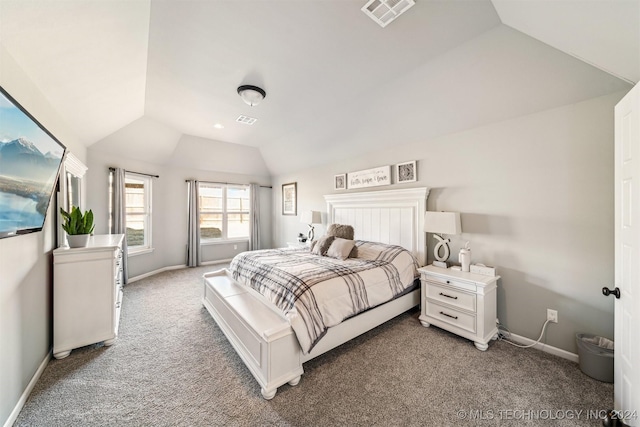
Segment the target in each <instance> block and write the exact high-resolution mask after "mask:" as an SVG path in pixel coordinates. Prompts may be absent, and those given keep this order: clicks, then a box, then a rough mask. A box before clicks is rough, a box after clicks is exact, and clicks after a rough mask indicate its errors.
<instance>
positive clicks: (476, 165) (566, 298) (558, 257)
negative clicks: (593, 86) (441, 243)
mask: <svg viewBox="0 0 640 427" xmlns="http://www.w3.org/2000/svg"><path fill="white" fill-rule="evenodd" d="M623 95H624V93H615V94H612V95H608V96H604V97H599V98H594V99H591V100H588V101H585V102H582V103H578V104H573V105H567V106H564V107H560V108H555V109H551V110H547V111H542V112H539V113H536V114H532V115H527V116H523V117H518V118H516V119H511V120H507V121H503V122H499V123H495V124H491V125H488V126H483V127H478V128H475V129H471V130H468V131H465V132H460V133H456V134H452V135H447V136H444V137H440V138H437V139H433V140H425V141H422V142H420V143H414V144H405V145H403V144H402V141H398V146H396V147H394V148H393V149H392V150H384V151H379V152H376V153H373V154H366V155H363V156H362V157H358V158H349V159H343V160H338V161H336V162H335V163H332V164H330V165H326V166H323V167H317V168H312V169H308V170H304V171H300V172H299V173H293V174H287V175H282V176H278V177H275V178H274V203H273V206H274V244H275V245H277V246H284V245H285V244H286V242H287V241H291V240H292V239H295V236H296V235H297V234H298V233H299V232H306V229H307V226H306V225H305V224H301V223H300V222H299V218H298V217H290V216H283V215H282V214H281V203H282V200H281V185H282V184H283V183H287V182H297V184H298V212H301V211H302V210H306V209H314V210H320V211H322V212H326V205H325V203H324V199H323V197H322V196H323V195H324V194H330V193H334V192H335V191H334V190H333V176H334V175H335V174H338V173H345V172H353V171H357V170H362V169H367V168H371V167H376V166H382V165H389V164H391V165H393V164H395V163H400V162H404V161H409V160H417V161H418V178H419V180H418V182H416V183H412V184H397V185H395V184H394V185H392V186H387V187H378V189H381V190H382V189H391V188H406V187H409V186H427V187H429V188H431V192H430V195H429V199H428V203H427V205H428V210H438V211H440V210H444V211H458V212H461V217H462V228H463V234H462V235H460V236H453V237H452V246H451V253H452V256H451V261H457V252H458V250H459V249H460V247H463V246H464V243H465V242H466V241H469V242H470V246H471V249H472V262H474V263H478V262H481V263H484V264H486V265H491V266H496V267H497V269H498V272H499V274H500V275H501V276H502V279H501V280H500V281H499V289H498V317H499V319H500V321H501V323H503V324H504V325H506V326H507V327H508V328H509V329H510V330H511V331H512V332H513V333H515V334H518V335H522V336H525V337H528V338H531V339H537V337H538V336H539V334H540V330H541V327H542V325H543V323H544V321H545V320H546V309H547V308H552V309H555V310H558V316H559V323H558V324H556V325H554V324H552V325H550V326H549V327H548V328H547V336H546V343H548V344H550V345H552V346H554V347H558V348H561V349H564V350H567V351H569V352H572V353H576V352H577V349H576V346H575V339H574V338H575V334H576V333H577V332H590V333H595V334H599V335H603V336H606V337H608V338H613V300H612V299H611V298H604V297H603V296H602V295H601V293H600V289H601V287H602V286H603V285H610V284H612V283H613V261H614V259H613V249H614V246H613V243H614V242H613V238H614V228H613V227H614V218H613V210H614V206H613V173H614V169H613V167H614V165H613V150H614V139H613V107H614V105H615V104H616V103H617V101H618V100H620V98H622V96H623ZM344 143H345V144H348V143H349V141H348V140H345V141H344ZM372 190H373V191H375V189H372ZM325 217H326V214H325ZM326 225H327V224H323V225H322V226H319V227H316V235H321V234H322V233H323V232H324V231H325V229H326ZM430 240H432V239H430ZM432 248H433V242H432V241H430V242H429V254H430V256H429V262H431V261H432V258H433V249H432ZM454 258H455V259H454Z"/></svg>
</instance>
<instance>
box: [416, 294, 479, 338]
mask: <svg viewBox="0 0 640 427" xmlns="http://www.w3.org/2000/svg"><path fill="white" fill-rule="evenodd" d="M427 316H429V317H433V318H434V319H438V320H441V321H443V322H445V323H448V324H450V325H453V326H456V327H458V328H460V329H464V330H465V331H469V332H471V333H475V332H476V316H474V315H472V314H467V313H463V312H461V311H458V310H454V309H452V308H448V307H445V306H442V305H439V304H436V303H434V302H432V301H427Z"/></svg>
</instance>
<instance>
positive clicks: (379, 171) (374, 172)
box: [348, 166, 391, 190]
mask: <svg viewBox="0 0 640 427" xmlns="http://www.w3.org/2000/svg"><path fill="white" fill-rule="evenodd" d="M348 181H349V184H348V185H349V189H350V190H351V189H354V188H366V187H376V186H378V185H390V184H391V166H380V167H377V168H372V169H366V170H362V171H357V172H349V174H348Z"/></svg>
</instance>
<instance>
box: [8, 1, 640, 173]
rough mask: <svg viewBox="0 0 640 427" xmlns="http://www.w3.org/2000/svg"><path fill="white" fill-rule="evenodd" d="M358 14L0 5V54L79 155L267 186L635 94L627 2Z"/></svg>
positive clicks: (154, 4)
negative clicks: (301, 173)
mask: <svg viewBox="0 0 640 427" xmlns="http://www.w3.org/2000/svg"><path fill="white" fill-rule="evenodd" d="M364 3H365V1H364V0H359V1H355V0H354V1H351V0H349V1H338V0H336V1H331V0H308V1H290V0H256V1H249V0H239V1H224V0H218V1H205V0H200V1H195V0H194V1H181V0H136V1H126V0H94V1H85V0H64V1H63V0H59V1H58V0H39V1H37V0H34V1H28V2H25V1H21V0H2V1H0V43H2V45H3V46H4V48H5V49H6V51H7V52H9V53H10V55H11V56H12V57H13V58H14V59H15V61H16V62H17V63H18V64H19V65H20V67H21V68H22V69H23V70H24V71H25V72H26V73H27V74H28V76H29V78H30V79H31V80H32V81H33V82H34V83H35V84H36V85H37V86H38V87H39V89H40V90H41V91H42V93H43V94H44V95H45V96H46V97H47V99H48V100H49V102H50V103H51V104H52V105H53V106H54V108H55V109H56V110H57V111H58V112H59V113H60V115H61V116H62V117H63V118H64V120H66V121H67V123H68V125H69V126H70V127H71V128H72V129H73V130H74V131H75V132H76V133H77V134H78V135H79V137H80V138H81V139H82V141H83V143H85V144H86V145H87V146H88V147H90V148H95V149H98V150H107V151H113V152H118V153H121V154H122V155H124V156H128V157H131V158H136V159H141V160H146V161H149V162H152V163H157V164H176V165H179V166H181V167H197V168H204V169H207V168H210V169H215V170H220V171H225V169H229V170H228V171H229V172H237V173H253V174H265V175H268V174H281V173H287V172H291V171H295V170H296V169H299V168H301V167H302V165H304V167H309V165H313V164H321V163H326V162H330V161H331V160H332V159H335V158H336V157H337V156H355V155H359V154H362V153H363V152H366V151H367V150H377V149H382V148H385V147H389V146H391V145H393V144H397V143H413V142H419V141H428V140H429V138H433V137H436V136H439V135H443V134H446V133H451V132H456V131H460V130H464V129H469V128H472V127H475V126H480V125H482V124H486V123H491V122H494V121H498V120H505V119H508V118H511V117H517V116H520V115H524V114H529V113H533V112H536V111H541V110H544V109H548V108H553V107H555V106H560V105H566V104H570V103H575V102H580V101H582V100H586V99H589V98H593V97H596V96H600V95H604V94H608V93H611V92H614V91H620V90H628V89H629V88H630V87H631V84H633V83H636V82H638V81H639V80H640V0H602V1H599V0H555V1H548V0H523V1H516V0H493V1H488V0H487V1H484V0H476V1H468V0H442V1H437V0H416V4H415V6H413V7H412V8H411V9H409V10H408V11H407V12H406V13H405V14H404V15H402V16H400V17H399V18H398V19H397V20H395V21H394V22H392V23H391V24H389V25H388V26H387V27H386V28H381V27H379V26H378V25H377V24H376V23H374V22H373V21H372V20H370V19H369V18H368V17H367V16H366V15H365V14H364V13H362V12H361V10H360V8H361V7H362V6H363V5H364ZM241 84H253V85H258V86H261V87H262V88H264V89H265V90H266V92H267V96H266V99H265V100H264V101H263V102H262V103H261V104H259V105H257V106H254V107H250V106H248V105H246V104H244V103H243V102H242V100H241V99H240V97H239V96H238V95H237V93H236V88H237V87H238V86H239V85H241ZM239 115H247V116H250V117H254V118H256V119H257V122H256V123H255V124H254V125H251V126H249V125H246V124H241V123H237V122H236V121H235V120H236V118H237V117H238V116H239ZM216 124H219V125H222V126H224V127H223V128H222V129H218V128H216V127H214V125H216ZM216 153H218V154H219V153H225V156H226V157H225V156H223V157H222V158H217V159H213V158H212V157H209V156H215V155H216ZM207 158H209V159H211V160H210V161H208V162H207V161H206V159H207ZM203 159H204V160H203ZM234 159H236V161H234ZM243 159H250V160H251V161H249V162H246V161H245V162H243V161H242V160H243Z"/></svg>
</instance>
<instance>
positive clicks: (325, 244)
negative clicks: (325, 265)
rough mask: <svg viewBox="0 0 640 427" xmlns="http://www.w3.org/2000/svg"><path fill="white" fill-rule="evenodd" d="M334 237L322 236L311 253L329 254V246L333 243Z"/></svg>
mask: <svg viewBox="0 0 640 427" xmlns="http://www.w3.org/2000/svg"><path fill="white" fill-rule="evenodd" d="M333 239H335V237H333V236H322V237H321V238H319V239H318V240H317V241H316V244H315V245H314V246H313V249H312V250H311V253H313V254H316V255H322V256H325V255H326V254H327V249H329V246H331V243H333Z"/></svg>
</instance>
